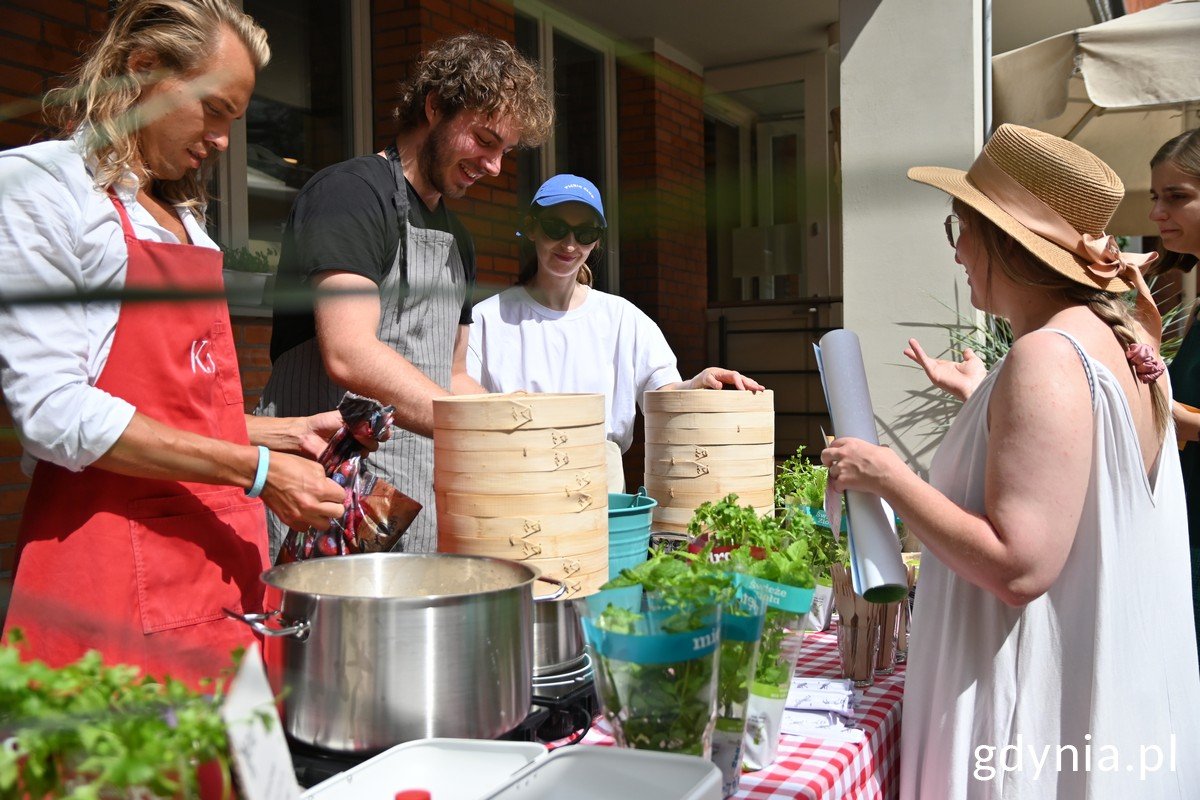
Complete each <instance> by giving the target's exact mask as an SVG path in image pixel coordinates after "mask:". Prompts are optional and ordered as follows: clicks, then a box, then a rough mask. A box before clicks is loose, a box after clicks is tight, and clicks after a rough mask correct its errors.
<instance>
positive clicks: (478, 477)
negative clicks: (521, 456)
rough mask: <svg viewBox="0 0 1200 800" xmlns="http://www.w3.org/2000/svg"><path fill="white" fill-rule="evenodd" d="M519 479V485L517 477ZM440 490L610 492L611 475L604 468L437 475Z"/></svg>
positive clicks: (486, 492) (508, 492) (446, 473)
mask: <svg viewBox="0 0 1200 800" xmlns="http://www.w3.org/2000/svg"><path fill="white" fill-rule="evenodd" d="M518 474H519V476H520V483H519V485H514V484H515V483H516V481H515V478H516V475H518ZM437 486H438V489H439V490H442V491H446V492H474V493H475V494H488V495H493V494H494V495H506V494H512V493H513V492H514V490H516V489H519V490H520V492H521V495H520V496H522V497H523V496H524V495H525V493H529V494H553V493H555V492H587V491H590V490H592V489H593V487H602V488H603V489H604V490H605V494H607V493H608V472H607V471H606V470H605V468H604V466H603V465H599V466H595V467H591V468H589V469H563V470H559V471H557V472H527V473H513V472H511V471H506V472H502V473H498V472H440V471H439V472H438V483H437Z"/></svg>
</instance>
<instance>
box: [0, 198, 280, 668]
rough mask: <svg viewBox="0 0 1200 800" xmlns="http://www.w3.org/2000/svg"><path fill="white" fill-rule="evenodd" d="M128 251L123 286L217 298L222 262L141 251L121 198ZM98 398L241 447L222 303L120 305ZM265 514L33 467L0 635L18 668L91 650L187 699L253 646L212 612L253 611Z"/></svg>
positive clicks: (248, 505) (196, 250)
mask: <svg viewBox="0 0 1200 800" xmlns="http://www.w3.org/2000/svg"><path fill="white" fill-rule="evenodd" d="M112 199H113V205H115V206H116V208H117V213H118V214H119V215H120V217H121V227H122V229H123V230H124V233H125V244H126V246H127V247H128V248H129V266H128V269H127V272H126V281H125V283H126V286H127V287H129V288H136V289H153V288H161V287H170V288H173V289H178V288H186V289H199V290H206V291H211V290H214V289H219V288H220V287H221V285H222V281H221V254H220V252H218V251H215V250H209V249H207V248H203V247H195V246H192V245H183V244H166V243H161V242H144V241H141V240H139V239H138V238H137V237H136V236H135V235H134V232H133V226H132V225H131V224H130V222H129V215H128V214H127V213H126V212H125V208H124V206H122V205H121V203H120V201H118V200H117V199H116V198H115V197H114V198H112ZM96 386H97V388H100V389H104V390H105V391H107V392H109V393H110V394H112V395H114V396H116V397H121V398H123V399H125V400H127V401H129V402H130V403H131V404H132V405H133V406H134V407H136V408H137V410H138V412H140V413H142V414H144V415H146V416H148V417H151V418H153V419H155V420H157V421H159V422H162V423H165V424H167V425H170V426H172V427H175V428H179V429H182V430H186V431H191V432H193V433H198V434H201V435H203V436H209V437H212V438H215V439H224V440H227V441H231V442H236V443H239V444H248V443H249V439H248V437H247V434H246V419H245V416H244V412H243V408H244V406H243V400H242V384H241V378H240V376H239V375H238V368H237V354H236V352H235V350H234V345H233V335H232V331H231V330H230V324H229V310H228V308H227V307H226V305H225V303H224V301H223V300H219V299H218V300H202V301H187V302H166V303H164V302H149V303H146V302H126V303H123V304H122V305H121V311H120V316H119V317H118V320H117V328H116V334H115V336H114V338H113V344H112V351H111V352H110V353H109V356H108V362H107V364H106V365H105V367H104V370H103V372H102V373H101V375H100V378H99V380H98V381H97V382H96ZM266 567H267V536H266V527H265V518H264V511H263V506H262V503H261V502H260V501H258V500H251V499H249V498H247V497H246V496H245V494H244V492H243V491H242V490H241V489H239V488H236V487H228V486H210V485H207V484H199V483H181V482H175V481H167V480H152V479H141V478H130V477H126V476H123V475H118V474H116V473H113V472H108V471H106V470H103V469H98V468H94V467H89V468H87V469H84V470H83V471H82V472H71V471H70V470H67V469H64V468H62V467H58V466H55V465H53V464H50V463H48V462H45V461H43V462H40V463H39V464H38V465H37V469H36V470H35V472H34V475H33V485H32V486H31V487H30V491H29V497H28V499H27V500H26V501H25V511H24V515H23V517H22V520H21V529H20V532H19V534H18V539H17V567H16V575H15V579H14V584H13V592H12V601H11V603H10V606H9V610H8V618H7V622H6V625H5V627H6V629H8V628H20V629H21V630H22V631H24V634H25V637H26V639H27V645H26V649H25V654H26V657H27V658H38V659H42V660H44V661H46V662H48V663H49V664H51V665H52V666H62V665H63V664H66V663H69V662H71V661H74V660H76V659H78V658H79V657H80V656H82V655H83V654H84V653H85V652H86V651H87V650H89V649H96V650H99V651H100V652H101V653H102V654H103V656H104V661H105V663H107V664H115V663H129V664H136V665H139V666H141V667H142V668H143V669H144V670H145V671H146V672H147V673H148V674H150V675H153V676H155V677H162V676H163V675H166V674H169V675H171V676H172V677H175V678H178V679H180V680H183V681H185V682H186V683H188V684H189V685H191V686H192V687H193V688H201V687H200V683H199V682H200V679H201V678H206V677H216V676H218V675H219V674H220V672H221V671H222V670H223V669H225V668H226V667H228V666H230V664H231V663H232V662H231V660H230V651H232V650H233V649H234V648H235V647H238V646H248V645H249V644H250V643H251V642H252V641H254V640H255V636H254V634H253V633H252V632H251V631H250V630H249V629H248V628H247V627H246V626H245V625H244V624H242V623H240V622H235V621H233V620H229V619H226V618H225V616H224V615H223V614H222V611H221V609H222V608H223V607H228V608H231V609H234V610H236V611H261V609H262V584H261V581H260V580H259V576H260V575H261V573H262V571H263V570H264V569H266Z"/></svg>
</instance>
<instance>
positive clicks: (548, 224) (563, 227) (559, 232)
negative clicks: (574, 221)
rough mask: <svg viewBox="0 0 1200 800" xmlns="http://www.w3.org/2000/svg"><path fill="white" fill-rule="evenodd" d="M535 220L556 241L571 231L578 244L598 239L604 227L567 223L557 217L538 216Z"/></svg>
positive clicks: (589, 242) (565, 236)
mask: <svg viewBox="0 0 1200 800" xmlns="http://www.w3.org/2000/svg"><path fill="white" fill-rule="evenodd" d="M537 221H538V225H540V226H541V227H542V232H543V233H545V234H546V235H547V236H548V237H550V238H551V239H553V240H554V241H556V242H557V241H558V240H559V239H565V238H567V234H568V233H573V234H575V241H576V242H578V243H579V244H591V243H592V242H595V241H598V240H599V239H600V236H601V235H602V234H603V233H604V228H601V227H599V226H597V225H568V224H567V223H565V222H563V221H562V220H561V219H559V218H558V217H538V218H537Z"/></svg>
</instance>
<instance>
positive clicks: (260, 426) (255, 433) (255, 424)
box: [246, 414, 308, 453]
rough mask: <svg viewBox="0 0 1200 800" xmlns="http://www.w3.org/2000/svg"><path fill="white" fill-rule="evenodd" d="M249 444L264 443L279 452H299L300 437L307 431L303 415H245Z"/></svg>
mask: <svg viewBox="0 0 1200 800" xmlns="http://www.w3.org/2000/svg"><path fill="white" fill-rule="evenodd" d="M246 431H247V433H248V434H249V435H250V444H254V445H259V444H261V445H264V446H265V447H267V448H268V449H270V450H275V451H277V452H280V453H299V452H301V449H302V448H301V447H300V440H301V437H302V436H303V435H304V434H305V433H307V432H308V428H307V426H305V425H304V418H303V417H257V416H255V415H253V414H247V415H246Z"/></svg>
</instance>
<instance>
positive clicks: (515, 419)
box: [433, 392, 604, 432]
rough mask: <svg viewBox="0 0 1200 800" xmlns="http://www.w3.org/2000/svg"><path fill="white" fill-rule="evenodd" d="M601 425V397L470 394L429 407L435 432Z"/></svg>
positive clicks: (602, 418)
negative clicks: (431, 408) (431, 411)
mask: <svg viewBox="0 0 1200 800" xmlns="http://www.w3.org/2000/svg"><path fill="white" fill-rule="evenodd" d="M597 422H599V423H600V424H601V425H603V424H604V395H602V394H537V393H534V394H527V393H523V392H516V393H513V394H471V395H458V396H456V397H446V398H441V399H439V400H438V401H436V402H435V403H434V404H433V427H434V428H435V429H438V430H462V431H508V432H511V431H516V430H541V429H545V428H578V427H582V426H588V425H595V424H596V423H597Z"/></svg>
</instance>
